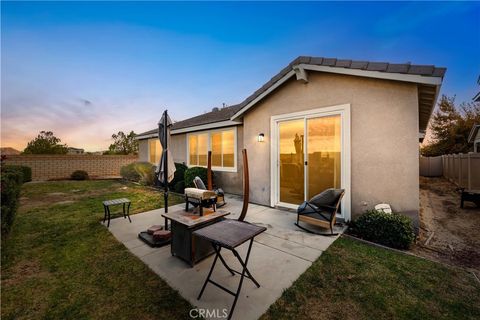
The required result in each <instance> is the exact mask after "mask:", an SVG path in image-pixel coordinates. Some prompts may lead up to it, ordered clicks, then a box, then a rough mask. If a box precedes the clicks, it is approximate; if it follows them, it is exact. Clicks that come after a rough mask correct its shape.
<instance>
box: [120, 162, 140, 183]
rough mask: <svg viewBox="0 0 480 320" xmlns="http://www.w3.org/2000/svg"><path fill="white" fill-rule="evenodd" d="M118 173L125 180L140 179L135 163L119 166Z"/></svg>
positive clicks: (136, 180)
mask: <svg viewBox="0 0 480 320" xmlns="http://www.w3.org/2000/svg"><path fill="white" fill-rule="evenodd" d="M120 175H121V176H122V178H123V179H125V180H130V181H135V182H138V181H140V174H139V173H138V172H137V170H135V163H130V164H127V165H126V166H123V167H121V168H120Z"/></svg>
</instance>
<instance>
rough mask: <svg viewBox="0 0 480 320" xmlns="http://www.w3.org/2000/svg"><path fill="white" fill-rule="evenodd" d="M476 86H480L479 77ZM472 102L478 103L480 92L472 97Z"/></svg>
mask: <svg viewBox="0 0 480 320" xmlns="http://www.w3.org/2000/svg"><path fill="white" fill-rule="evenodd" d="M477 84H478V85H480V76H479V77H478V79H477ZM472 100H473V101H474V102H480V91H479V92H478V93H477V94H476V95H475V96H474V97H473V99H472Z"/></svg>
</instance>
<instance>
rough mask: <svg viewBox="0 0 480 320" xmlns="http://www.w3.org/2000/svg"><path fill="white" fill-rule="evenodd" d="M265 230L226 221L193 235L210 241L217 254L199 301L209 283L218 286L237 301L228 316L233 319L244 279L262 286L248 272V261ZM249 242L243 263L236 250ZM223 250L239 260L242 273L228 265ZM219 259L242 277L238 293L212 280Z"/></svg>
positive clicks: (234, 221)
mask: <svg viewBox="0 0 480 320" xmlns="http://www.w3.org/2000/svg"><path fill="white" fill-rule="evenodd" d="M265 230H267V228H265V227H260V226H257V225H254V224H250V223H248V222H243V221H237V220H230V219H226V220H223V221H220V222H217V223H215V224H212V225H209V226H207V227H205V228H202V229H199V230H196V231H195V232H194V233H193V234H194V235H195V236H197V237H200V238H203V239H205V240H208V241H210V243H211V244H212V246H213V249H214V250H215V252H216V255H215V258H214V260H213V264H212V267H211V268H210V272H209V273H208V276H207V279H206V280H205V283H204V284H203V287H202V290H201V291H200V294H199V295H198V298H197V299H198V300H200V298H201V297H202V295H203V291H204V290H205V287H206V286H207V283H208V282H210V283H211V284H213V285H215V286H217V287H218V288H220V289H222V290H223V291H225V292H227V293H229V294H231V295H233V296H234V297H235V300H234V301H233V305H232V307H231V309H230V313H229V314H228V319H230V318H231V317H232V314H233V310H234V309H235V305H236V304H237V300H238V296H239V295H240V290H241V289H242V284H243V278H245V277H246V278H248V279H250V280H252V281H253V283H255V285H256V286H257V288H260V284H259V283H258V282H257V280H255V279H254V278H253V276H252V274H251V273H250V271H249V270H248V268H247V264H248V259H249V257H250V251H251V250H252V244H253V239H254V238H255V237H256V236H257V235H259V234H260V233H262V232H264V231H265ZM248 240H250V244H249V245H248V251H247V255H246V256H245V261H243V260H242V258H241V257H240V255H239V254H238V252H237V250H235V248H236V247H238V246H240V245H241V244H243V243H245V242H247V241H248ZM222 248H225V249H227V250H230V251H232V252H233V254H234V255H235V257H236V258H237V259H238V261H239V262H240V264H241V265H242V272H239V271H237V270H233V269H232V268H230V267H229V266H228V264H227V263H226V261H225V260H224V258H223V257H222V255H221V253H220V250H221V249H222ZM218 258H220V261H221V262H222V264H223V265H224V266H225V268H227V270H228V271H229V272H230V273H231V274H232V276H233V275H235V273H237V274H239V275H241V277H240V282H239V284H238V288H237V292H233V291H231V290H229V289H227V288H225V287H224V286H222V285H221V284H219V283H217V282H215V281H213V280H211V279H210V277H211V275H212V272H213V269H214V268H215V264H216V263H217V259H218Z"/></svg>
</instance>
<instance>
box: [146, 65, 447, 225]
mask: <svg viewBox="0 0 480 320" xmlns="http://www.w3.org/2000/svg"><path fill="white" fill-rule="evenodd" d="M445 71H446V69H445V68H438V67H435V66H431V65H413V64H409V63H406V64H392V63H383V62H368V61H352V60H340V59H330V58H318V57H304V56H302V57H298V58H297V59H295V60H294V61H292V62H291V63H290V64H289V65H288V66H287V67H285V68H284V69H282V70H281V71H280V72H279V73H278V74H276V75H275V76H274V77H273V78H272V79H270V80H269V81H268V82H267V83H265V84H264V85H263V86H262V87H261V88H260V89H258V90H257V91H255V92H254V93H253V94H252V95H250V96H249V97H248V98H246V99H245V100H244V101H243V102H241V103H240V104H238V105H234V106H229V107H225V108H221V109H214V110H212V111H211V112H208V113H205V114H202V115H198V116H195V117H192V118H189V119H186V120H183V121H179V122H176V123H175V124H174V125H173V127H172V130H171V134H172V139H171V143H170V144H171V150H172V153H173V157H174V159H175V161H176V162H184V163H185V164H187V165H188V166H190V167H191V166H206V165H207V151H208V150H211V151H212V154H213V155H212V166H213V170H214V172H215V177H216V184H217V185H219V186H221V187H222V188H223V189H224V190H225V191H227V192H231V193H241V190H242V179H241V177H242V174H241V172H242V162H241V157H240V155H241V149H242V148H246V149H247V150H248V154H249V166H250V200H251V202H253V203H257V204H262V205H267V206H272V207H274V206H278V207H286V208H296V207H297V205H298V204H299V203H301V202H302V201H304V200H305V199H309V198H311V197H312V196H313V195H315V194H317V193H319V192H321V191H322V190H324V189H326V188H329V187H336V188H345V189H346V195H345V197H344V198H343V202H342V214H341V215H342V218H344V219H345V220H347V221H348V220H350V219H351V217H352V216H354V215H357V214H360V213H362V212H363V211H365V210H366V209H370V208H373V206H374V205H376V204H377V203H380V202H387V203H390V204H391V205H392V207H393V208H394V210H395V211H398V212H409V213H411V212H418V209H419V165H418V163H419V148H418V142H419V139H421V137H422V136H423V133H424V132H425V130H426V128H427V124H428V121H429V119H430V115H431V113H432V110H433V108H434V106H435V102H436V99H437V96H438V93H439V91H440V86H441V84H442V80H443V76H444V74H445ZM137 139H138V140H139V157H140V160H142V161H150V162H152V163H158V159H159V156H160V151H161V149H160V145H159V143H158V142H157V140H158V139H157V129H153V130H150V131H147V132H144V133H142V134H139V135H138V136H137Z"/></svg>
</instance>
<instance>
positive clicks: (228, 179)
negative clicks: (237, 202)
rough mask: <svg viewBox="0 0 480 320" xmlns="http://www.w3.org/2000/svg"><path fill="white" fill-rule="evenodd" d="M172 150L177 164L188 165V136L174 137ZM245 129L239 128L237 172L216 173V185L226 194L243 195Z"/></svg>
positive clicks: (176, 135) (178, 135)
mask: <svg viewBox="0 0 480 320" xmlns="http://www.w3.org/2000/svg"><path fill="white" fill-rule="evenodd" d="M171 148H172V153H173V158H174V160H175V162H183V163H187V134H185V133H182V134H175V135H172V139H171ZM242 148H243V128H242V126H237V172H223V171H218V170H217V171H214V175H215V184H216V185H217V186H218V187H220V188H222V189H223V190H224V191H225V192H228V193H233V194H242V192H243V191H242V179H243V178H242V174H243V173H242V172H243V170H242V168H243V165H242V154H241V150H242ZM205 183H206V181H205Z"/></svg>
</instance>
